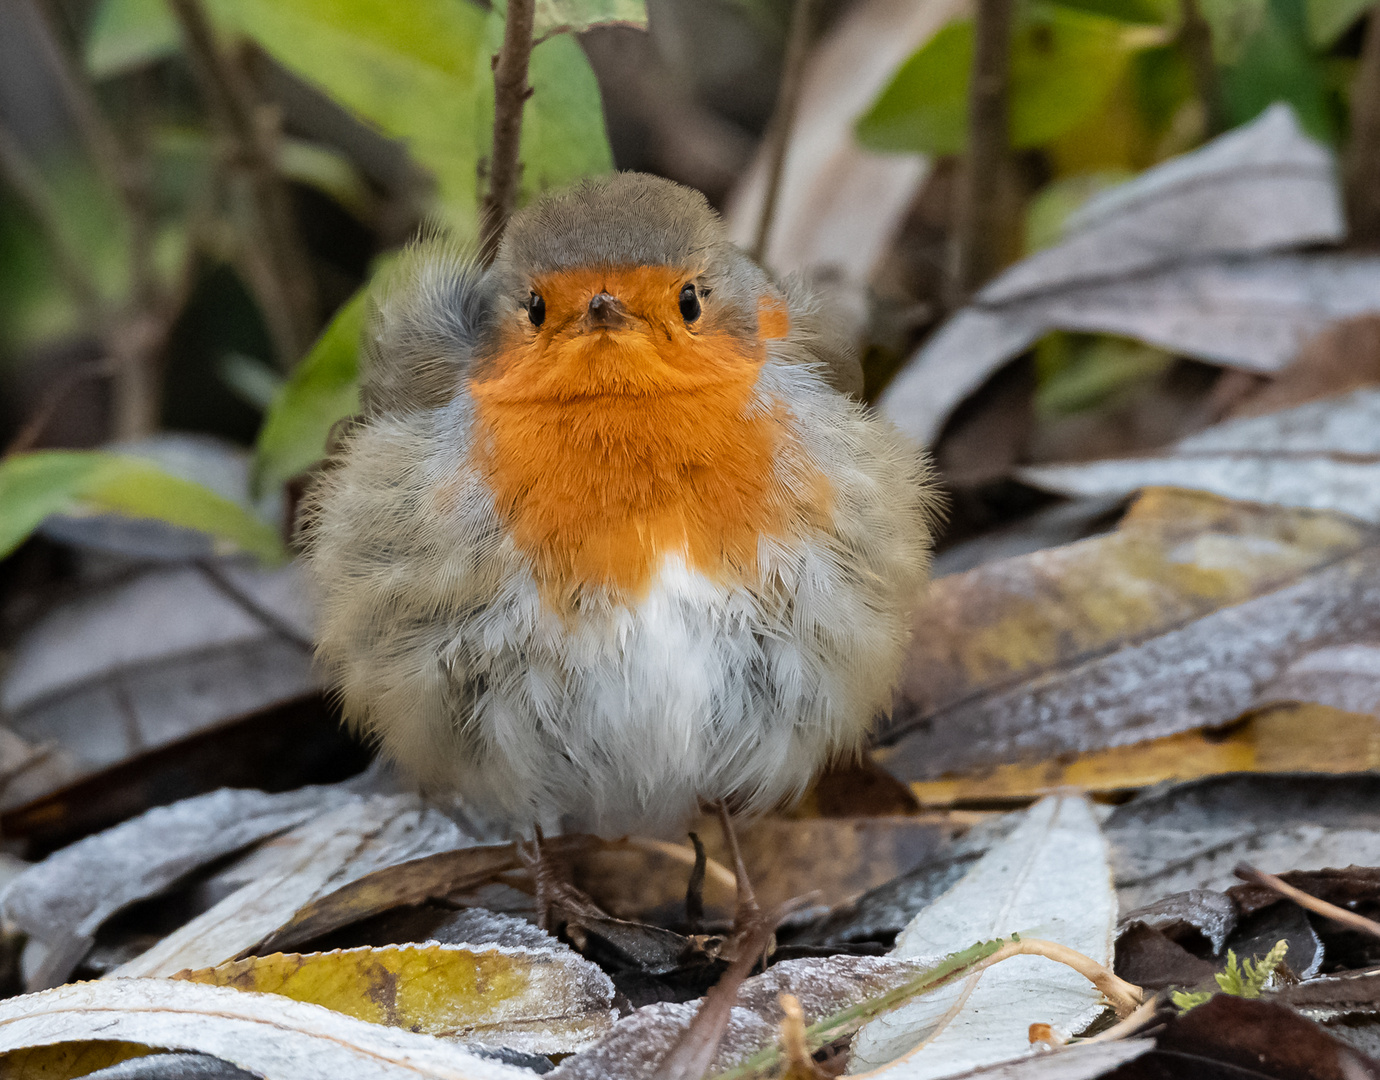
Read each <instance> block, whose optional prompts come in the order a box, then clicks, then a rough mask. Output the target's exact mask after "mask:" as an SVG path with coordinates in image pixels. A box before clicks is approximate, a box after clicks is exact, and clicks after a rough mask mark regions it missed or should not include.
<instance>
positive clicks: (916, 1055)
mask: <svg viewBox="0 0 1380 1080" xmlns="http://www.w3.org/2000/svg"><path fill="white" fill-rule="evenodd" d="M1107 858H1108V856H1107V844H1106V841H1105V840H1103V838H1102V834H1101V832H1100V831H1099V830H1098V827H1097V821H1096V819H1095V818H1094V816H1093V813H1092V807H1091V805H1090V804H1089V803H1088V802H1087V801H1086V800H1084V799H1081V798H1078V797H1075V796H1056V797H1053V798H1049V799H1045V800H1042V801H1041V802H1039V803H1036V804H1035V806H1033V807H1032V808H1031V809H1030V810H1029V811H1027V813H1026V817H1025V820H1024V821H1023V822H1022V823H1021V824H1020V825H1018V826H1017V828H1016V829H1015V831H1014V832H1012V834H1011V835H1010V836H1009V837H1008V838H1007V839H1006V840H1005V841H1003V842H1002V843H1001V844H999V845H997V846H996V847H994V848H992V849H991V850H990V851H988V852H987V854H986V855H984V856H983V857H982V859H981V860H979V862H978V863H977V864H976V865H975V866H974V867H973V868H972V869H971V870H970V871H969V872H968V873H967V874H966V875H964V877H963V879H962V880H961V881H959V882H958V884H957V885H955V886H954V887H953V888H952V889H950V890H949V891H948V892H947V893H945V894H944V895H943V896H941V897H940V898H939V899H938V900H936V901H935V902H934V903H933V904H931V905H930V906H929V907H927V908H926V909H925V910H924V911H922V912H921V913H920V914H919V915H917V916H916V918H915V920H914V921H913V922H912V923H911V924H910V925H909V926H907V927H906V929H905V930H904V931H902V933H901V936H900V937H899V938H898V939H897V942H896V947H895V949H894V950H893V952H892V955H893V956H897V957H904V958H907V959H914V960H921V961H923V960H927V959H929V958H933V957H939V956H943V955H945V954H948V953H951V952H954V951H956V949H958V948H962V947H963V946H964V945H966V944H968V943H971V942H973V941H980V940H986V939H990V938H994V937H1004V936H1007V935H1010V934H1012V933H1030V934H1031V935H1032V936H1039V937H1043V938H1046V939H1048V940H1051V941H1056V942H1058V943H1060V944H1062V945H1067V946H1069V947H1070V948H1073V949H1076V950H1077V951H1078V952H1081V953H1083V954H1084V955H1086V956H1090V957H1092V958H1093V959H1094V960H1096V961H1098V962H1099V963H1101V964H1103V965H1106V966H1110V965H1111V962H1112V934H1113V929H1114V927H1115V925H1116V911H1117V903H1116V894H1115V893H1114V892H1113V890H1112V882H1111V870H1110V867H1109V865H1108V861H1107ZM1102 1008H1103V1006H1102V999H1101V995H1100V994H1099V993H1098V991H1097V990H1096V989H1095V988H1094V987H1093V986H1092V984H1091V983H1089V982H1088V981H1087V979H1085V978H1084V977H1083V976H1082V975H1079V974H1077V973H1076V972H1074V971H1072V970H1071V969H1069V968H1066V967H1063V966H1062V965H1057V964H1055V963H1053V962H1052V961H1049V960H1046V959H1044V958H1042V957H1033V956H1019V957H1013V958H1012V959H1009V960H1006V961H1004V962H1003V963H1000V964H997V965H995V966H993V967H991V968H988V969H987V970H986V971H982V972H979V973H977V974H975V975H971V976H969V977H968V978H967V979H965V980H963V981H962V982H959V983H955V984H953V985H952V986H948V987H945V988H943V989H941V990H937V991H935V992H933V993H930V994H926V995H925V996H923V997H920V998H917V999H915V1000H913V1001H911V1002H909V1003H907V1004H905V1005H902V1006H900V1007H899V1008H897V1009H895V1010H894V1011H892V1012H890V1013H886V1014H885V1015H883V1016H881V1017H878V1018H877V1019H876V1020H874V1021H872V1022H871V1023H870V1024H868V1025H867V1026H866V1027H864V1028H863V1029H862V1030H861V1031H860V1032H858V1034H857V1036H856V1037H855V1038H854V1040H853V1050H852V1056H851V1058H850V1060H849V1070H850V1071H851V1072H855V1073H856V1072H863V1071H865V1070H866V1069H875V1068H879V1067H881V1066H883V1065H886V1064H888V1063H889V1062H893V1061H896V1060H897V1059H898V1058H905V1064H906V1067H905V1070H904V1075H905V1076H906V1077H907V1078H908V1080H909V1078H914V1080H921V1078H928V1077H942V1076H951V1075H954V1074H956V1073H961V1072H965V1071H967V1070H970V1069H975V1068H980V1067H982V1066H984V1065H990V1064H994V1063H996V1062H999V1061H1005V1060H1009V1059H1012V1058H1016V1057H1020V1056H1023V1055H1024V1054H1026V1053H1029V1052H1030V1040H1029V1037H1028V1035H1029V1027H1030V1025H1031V1024H1032V1023H1035V1022H1040V1023H1048V1024H1050V1025H1051V1026H1053V1027H1054V1028H1055V1029H1056V1030H1058V1031H1061V1032H1063V1033H1064V1034H1065V1035H1072V1034H1076V1033H1077V1032H1078V1031H1080V1030H1082V1029H1083V1028H1084V1027H1085V1026H1087V1024H1089V1023H1090V1022H1091V1021H1092V1020H1093V1019H1094V1018H1095V1017H1096V1016H1097V1015H1098V1014H1099V1013H1100V1012H1101V1011H1102ZM898 1075H900V1074H898Z"/></svg>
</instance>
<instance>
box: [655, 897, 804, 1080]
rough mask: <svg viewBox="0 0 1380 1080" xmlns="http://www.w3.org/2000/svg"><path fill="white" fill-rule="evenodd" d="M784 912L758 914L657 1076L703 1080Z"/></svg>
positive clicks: (662, 1060)
mask: <svg viewBox="0 0 1380 1080" xmlns="http://www.w3.org/2000/svg"><path fill="white" fill-rule="evenodd" d="M784 916H785V909H779V910H778V911H776V912H774V913H773V914H772V915H771V916H765V917H764V916H759V917H758V919H757V921H756V923H755V924H753V925H752V926H751V927H748V928H746V933H745V934H744V936H743V938H742V940H741V943H740V947H739V949H738V955H737V957H736V958H735V959H734V961H733V963H732V964H730V965H729V967H728V970H727V971H725V972H724V973H723V976H722V977H721V978H720V979H719V981H718V982H717V983H715V984H714V987H713V988H712V989H711V990H710V991H709V993H708V994H706V995H705V996H704V1001H703V1002H702V1003H701V1005H700V1007H699V1010H698V1011H697V1012H696V1013H695V1016H694V1018H693V1019H692V1020H691V1021H690V1026H689V1027H687V1028H686V1029H685V1031H684V1032H682V1033H681V1036H680V1038H679V1039H677V1040H676V1041H675V1043H674V1044H673V1045H672V1046H671V1049H670V1050H668V1051H667V1052H666V1056H665V1057H664V1058H662V1059H661V1064H660V1065H658V1066H657V1070H656V1076H657V1080H701V1078H702V1077H703V1076H704V1074H705V1073H706V1072H707V1071H708V1070H709V1064H710V1062H712V1061H713V1060H714V1054H715V1052H716V1051H717V1050H718V1049H719V1043H720V1042H721V1041H722V1039H723V1036H724V1031H725V1030H726V1029H727V1027H728V1020H729V1016H730V1015H731V1014H732V1012H733V1006H734V1004H735V1003H736V1002H737V1000H738V990H739V988H740V987H741V986H742V985H743V982H744V980H745V979H747V977H748V975H750V974H751V973H752V969H753V967H754V966H756V964H757V961H758V960H759V959H761V956H762V953H763V951H764V950H765V949H766V947H767V943H768V942H769V941H770V940H771V936H772V933H773V932H774V931H775V930H776V927H777V925H778V924H779V923H780V921H781V919H782V918H783V917H784Z"/></svg>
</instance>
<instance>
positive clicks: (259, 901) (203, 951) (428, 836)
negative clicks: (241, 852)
mask: <svg viewBox="0 0 1380 1080" xmlns="http://www.w3.org/2000/svg"><path fill="white" fill-rule="evenodd" d="M469 842H470V841H469V838H468V837H466V836H465V834H464V833H462V832H461V831H460V829H459V827H458V826H456V825H455V823H454V822H452V821H451V820H450V819H449V818H447V817H446V816H445V815H443V814H441V813H439V812H437V811H435V810H430V809H425V808H424V807H423V806H422V805H421V803H420V802H419V800H417V799H416V798H415V797H413V796H401V795H396V796H381V795H380V796H372V797H370V798H367V799H355V800H352V801H350V802H348V803H346V804H345V805H344V806H341V807H339V808H338V809H335V810H333V811H331V812H329V813H327V814H324V815H321V816H319V817H316V818H314V819H313V820H311V821H308V822H306V823H305V824H303V825H300V826H298V827H297V828H295V829H293V830H292V831H291V832H289V833H286V834H284V835H283V836H281V837H279V838H278V839H277V840H276V841H274V843H273V844H272V845H270V846H269V847H268V848H265V849H261V850H260V852H259V853H257V854H256V856H255V859H256V869H257V871H258V876H257V878H256V879H255V880H254V881H251V882H250V883H249V884H247V885H245V886H244V887H243V888H241V889H239V890H237V891H236V892H233V893H231V894H230V895H229V896H227V897H226V898H225V899H224V900H222V901H221V902H220V903H219V904H216V905H215V906H214V907H213V908H211V909H210V910H209V911H205V912H203V913H202V914H200V915H198V916H197V917H196V918H194V919H193V920H192V921H191V922H189V923H187V924H186V925H184V926H183V927H181V928H180V929H178V930H176V931H174V932H173V933H171V934H169V935H168V936H167V937H165V938H164V939H163V940H162V941H160V942H159V943H158V944H157V945H155V946H154V947H153V948H151V949H149V950H148V951H147V952H146V953H144V954H142V955H141V956H138V957H136V958H135V959H133V960H131V961H129V963H127V964H125V965H123V966H122V967H120V968H118V969H117V970H116V971H115V972H114V973H113V974H114V975H115V976H116V977H120V976H162V975H171V974H173V973H174V972H176V971H181V970H183V969H184V968H202V967H212V966H214V965H216V964H220V963H223V962H224V961H226V960H230V959H233V958H234V957H236V956H238V955H239V954H240V953H241V952H242V951H243V950H245V949H248V948H251V947H252V946H253V945H255V944H256V943H257V942H259V941H260V940H262V939H263V938H264V937H265V936H266V935H268V934H269V933H271V932H272V931H273V930H276V929H277V928H278V927H279V926H281V925H283V923H285V922H287V921H288V919H290V918H291V917H292V915H293V913H294V912H296V911H297V910H298V909H299V908H301V907H304V906H305V905H307V904H309V903H310V902H311V901H313V900H315V899H317V898H319V897H322V896H325V895H326V894H327V893H330V892H333V891H334V890H335V889H337V888H338V887H340V886H341V885H344V884H346V883H348V882H350V881H353V880H355V879H356V878H360V877H363V876H364V875H365V874H368V873H371V872H373V871H374V870H378V869H380V868H381V867H385V866H390V865H392V864H394V863H399V862H405V861H407V860H408V859H414V858H417V857H419V856H421V855H426V854H431V853H433V852H438V851H447V850H449V849H451V848H457V847H463V846H464V845H465V844H467V843H469Z"/></svg>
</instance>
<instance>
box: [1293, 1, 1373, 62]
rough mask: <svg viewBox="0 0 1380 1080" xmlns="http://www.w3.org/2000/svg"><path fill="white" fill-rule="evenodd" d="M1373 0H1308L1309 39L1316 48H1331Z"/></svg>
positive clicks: (1367, 8) (1368, 7)
mask: <svg viewBox="0 0 1380 1080" xmlns="http://www.w3.org/2000/svg"><path fill="white" fill-rule="evenodd" d="M1372 3H1373V0H1308V40H1309V42H1311V43H1312V45H1313V47H1314V48H1315V49H1319V50H1322V49H1330V48H1332V46H1333V45H1335V44H1336V43H1337V39H1338V38H1339V37H1341V36H1342V35H1343V34H1344V33H1346V32H1347V31H1348V30H1350V29H1351V26H1352V24H1353V23H1354V22H1356V20H1357V19H1359V18H1360V17H1361V16H1362V15H1364V14H1365V13H1366V11H1368V10H1369V9H1370V7H1371V4H1372Z"/></svg>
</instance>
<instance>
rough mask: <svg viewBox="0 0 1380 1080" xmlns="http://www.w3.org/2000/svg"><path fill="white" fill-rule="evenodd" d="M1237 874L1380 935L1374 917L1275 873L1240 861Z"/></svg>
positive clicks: (1308, 908)
mask: <svg viewBox="0 0 1380 1080" xmlns="http://www.w3.org/2000/svg"><path fill="white" fill-rule="evenodd" d="M1234 872H1235V874H1236V876H1237V877H1239V878H1240V879H1241V880H1242V881H1249V882H1250V883H1251V884H1252V885H1261V886H1264V887H1265V888H1267V889H1270V890H1272V891H1274V892H1277V893H1279V895H1280V896H1283V897H1286V898H1288V899H1290V900H1292V901H1293V902H1294V903H1296V904H1298V906H1299V907H1301V908H1306V909H1307V910H1309V911H1311V912H1314V913H1315V914H1318V915H1324V916H1326V917H1327V918H1329V919H1332V920H1333V921H1334V922H1339V923H1342V924H1343V925H1344V926H1349V927H1351V928H1352V929H1353V930H1359V931H1361V932H1362V933H1363V934H1370V935H1372V936H1374V937H1380V923H1377V922H1375V921H1374V920H1372V919H1367V918H1366V917H1365V916H1364V915H1357V914H1356V912H1354V911H1347V909H1346V908H1343V907H1338V906H1337V905H1336V904H1329V903H1328V902H1327V901H1326V900H1319V899H1318V898H1317V897H1316V896H1312V895H1310V894H1308V893H1306V892H1304V891H1303V890H1302V889H1296V888H1294V886H1292V885H1290V884H1289V883H1288V882H1287V881H1282V880H1281V879H1279V878H1277V877H1275V875H1274V874H1267V873H1265V871H1264V870H1257V869H1256V868H1255V867H1254V866H1248V865H1247V864H1246V863H1240V864H1239V865H1238V866H1237V867H1236V870H1235V871H1234Z"/></svg>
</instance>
